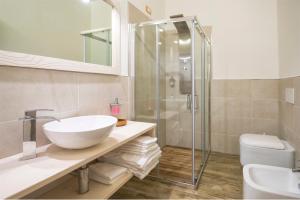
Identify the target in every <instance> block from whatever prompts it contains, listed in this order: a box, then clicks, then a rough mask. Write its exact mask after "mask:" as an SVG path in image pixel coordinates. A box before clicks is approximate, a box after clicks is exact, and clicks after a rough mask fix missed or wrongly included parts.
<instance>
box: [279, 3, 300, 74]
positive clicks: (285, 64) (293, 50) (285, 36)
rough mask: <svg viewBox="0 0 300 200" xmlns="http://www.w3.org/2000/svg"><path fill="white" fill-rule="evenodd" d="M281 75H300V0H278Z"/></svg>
mask: <svg viewBox="0 0 300 200" xmlns="http://www.w3.org/2000/svg"><path fill="white" fill-rule="evenodd" d="M278 34H279V61H280V77H281V78H286V77H294V76H300V1H299V0H278Z"/></svg>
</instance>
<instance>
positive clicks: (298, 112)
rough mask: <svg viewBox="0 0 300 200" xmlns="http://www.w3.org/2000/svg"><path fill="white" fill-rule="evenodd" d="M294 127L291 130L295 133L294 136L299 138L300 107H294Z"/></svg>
mask: <svg viewBox="0 0 300 200" xmlns="http://www.w3.org/2000/svg"><path fill="white" fill-rule="evenodd" d="M293 120H294V127H293V130H294V131H295V134H296V135H295V136H296V137H297V138H300V107H298V106H295V107H294V117H293Z"/></svg>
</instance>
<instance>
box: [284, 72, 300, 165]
mask: <svg viewBox="0 0 300 200" xmlns="http://www.w3.org/2000/svg"><path fill="white" fill-rule="evenodd" d="M286 88H294V89H295V104H290V103H287V102H286V101H285V99H284V96H285V89H286ZM279 124H280V133H281V137H282V138H283V139H285V140H287V141H288V142H289V143H290V144H291V145H292V146H293V147H294V148H295V149H296V160H299V159H300V134H299V131H300V77H293V78H286V79H281V80H280V123H279ZM296 164H297V165H298V166H299V162H296Z"/></svg>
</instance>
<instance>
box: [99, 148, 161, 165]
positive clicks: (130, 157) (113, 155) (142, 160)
mask: <svg viewBox="0 0 300 200" xmlns="http://www.w3.org/2000/svg"><path fill="white" fill-rule="evenodd" d="M160 155H161V151H160V149H156V150H155V151H153V152H151V153H150V154H147V155H145V156H141V155H136V154H129V153H120V152H115V151H113V152H110V153H108V154H106V155H104V156H103V157H102V158H100V160H103V161H105V162H110V163H114V164H117V165H121V166H124V167H132V168H136V169H144V168H145V167H146V166H147V164H148V163H149V162H151V161H152V160H153V159H157V158H159V157H160Z"/></svg>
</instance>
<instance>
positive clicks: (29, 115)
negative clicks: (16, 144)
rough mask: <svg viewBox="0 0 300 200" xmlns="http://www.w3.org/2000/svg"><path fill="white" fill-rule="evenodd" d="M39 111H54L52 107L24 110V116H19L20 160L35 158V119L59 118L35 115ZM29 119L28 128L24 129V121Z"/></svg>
mask: <svg viewBox="0 0 300 200" xmlns="http://www.w3.org/2000/svg"><path fill="white" fill-rule="evenodd" d="M39 111H54V110H52V109H36V110H28V111H25V117H23V118H20V120H23V156H22V158H21V160H28V159H32V158H36V120H37V119H52V120H56V121H60V120H59V119H57V118H55V117H51V116H39V117H38V116H37V112H39ZM27 121H30V128H29V130H27V129H26V122H27Z"/></svg>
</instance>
